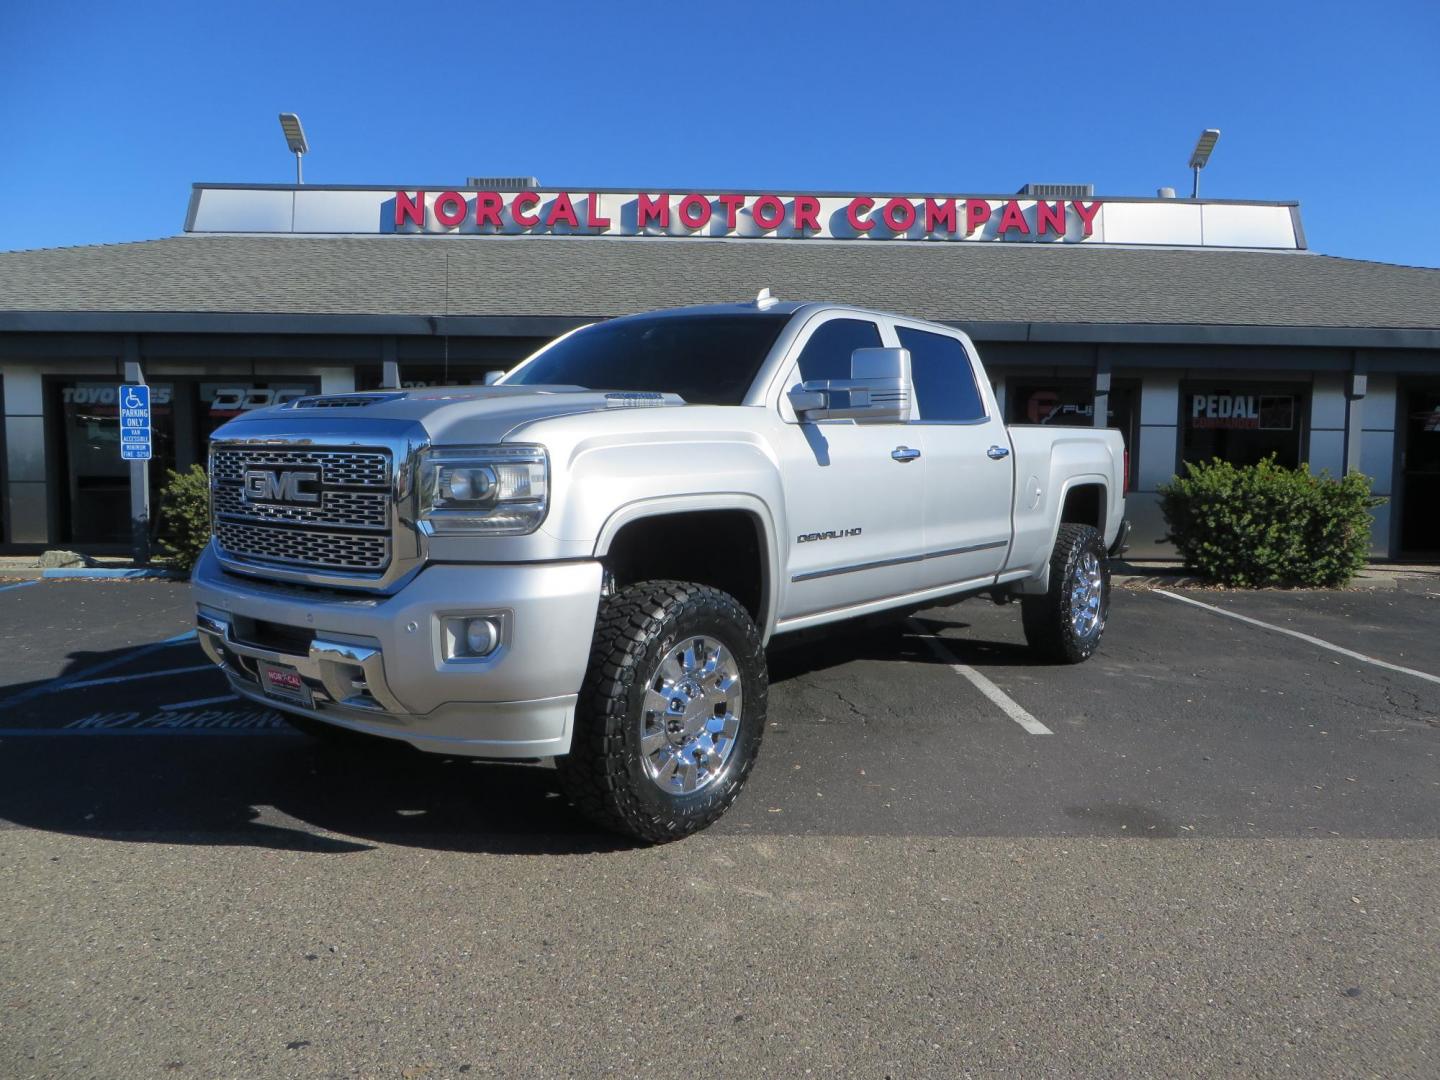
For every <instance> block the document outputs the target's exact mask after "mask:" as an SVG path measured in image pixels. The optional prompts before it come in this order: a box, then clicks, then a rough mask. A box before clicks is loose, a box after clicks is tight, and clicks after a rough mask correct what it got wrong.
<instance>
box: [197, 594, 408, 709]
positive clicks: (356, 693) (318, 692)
mask: <svg viewBox="0 0 1440 1080" xmlns="http://www.w3.org/2000/svg"><path fill="white" fill-rule="evenodd" d="M195 629H196V631H197V632H198V635H197V636H198V637H199V639H200V648H202V649H203V650H205V655H206V656H208V657H209V658H210V659H211V660H213V661H214V662H215V663H216V664H217V665H218V666H219V667H220V670H221V671H223V672H225V674H226V675H228V676H230V677H231V678H232V679H238V680H240V681H241V682H247V683H252V684H253V689H254V690H255V692H256V693H263V691H262V690H261V687H260V672H259V669H258V668H257V667H256V665H255V663H254V661H257V660H264V661H266V662H267V663H271V664H280V665H282V666H284V667H292V668H294V669H295V670H296V671H298V672H299V673H300V677H301V678H303V679H304V680H305V681H306V685H307V686H310V688H311V689H310V692H311V695H312V696H313V697H314V699H315V701H316V703H317V704H319V705H324V704H334V705H340V706H343V707H344V708H347V709H368V710H371V711H374V712H386V713H403V712H404V711H405V708H404V706H402V705H401V704H400V702H399V701H397V700H396V699H395V695H394V694H392V693H390V688H389V687H388V686H387V685H386V684H385V664H384V661H383V659H382V658H381V655H380V650H379V649H372V648H369V647H367V646H364V645H347V644H345V643H343V642H339V641H326V640H324V639H323V638H316V639H315V640H314V641H312V642H311V643H310V647H309V649H308V651H307V652H306V653H305V655H303V656H298V655H296V654H294V653H285V652H277V651H276V650H274V649H266V648H262V647H261V646H259V645H252V644H249V643H248V642H244V641H241V640H239V639H238V638H237V637H236V636H235V629H234V627H233V626H232V625H231V623H230V620H229V619H227V618H226V617H225V616H223V615H220V614H215V613H213V612H206V611H199V612H196V615H195ZM316 683H318V684H319V686H318V687H317V686H315V685H314V684H316Z"/></svg>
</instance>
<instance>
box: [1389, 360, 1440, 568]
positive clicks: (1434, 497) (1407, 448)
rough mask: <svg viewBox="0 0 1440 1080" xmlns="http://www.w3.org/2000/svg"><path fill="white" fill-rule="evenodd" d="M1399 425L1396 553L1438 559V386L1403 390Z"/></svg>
mask: <svg viewBox="0 0 1440 1080" xmlns="http://www.w3.org/2000/svg"><path fill="white" fill-rule="evenodd" d="M1401 425H1402V429H1403V430H1402V434H1401V438H1402V439H1403V442H1402V443H1401V444H1400V445H1401V450H1400V505H1399V507H1398V509H1399V511H1400V551H1401V553H1402V554H1405V555H1412V556H1425V557H1427V558H1432V559H1433V558H1440V385H1434V386H1412V387H1409V388H1407V389H1406V391H1405V394H1404V399H1403V406H1402V412H1401Z"/></svg>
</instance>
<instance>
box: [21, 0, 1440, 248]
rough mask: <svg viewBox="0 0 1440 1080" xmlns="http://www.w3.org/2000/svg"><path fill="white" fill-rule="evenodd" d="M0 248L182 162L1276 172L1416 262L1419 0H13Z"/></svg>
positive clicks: (1437, 118) (1323, 224)
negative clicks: (1205, 136)
mask: <svg viewBox="0 0 1440 1080" xmlns="http://www.w3.org/2000/svg"><path fill="white" fill-rule="evenodd" d="M0 25H3V28H4V39H3V40H4V46H3V56H4V60H3V63H0V131H3V133H4V135H3V138H4V146H3V150H0V205H3V207H4V208H5V210H4V214H3V216H0V249H14V248H30V247H48V246H55V245H66V244H85V243H99V242H112V241H123V240H141V239H150V238H153V237H159V236H170V235H174V234H176V233H178V232H179V231H180V230H181V227H182V224H183V220H184V212H185V207H186V202H187V199H188V197H189V187H190V184H191V182H192V181H196V180H205V181H230V182H244V181H250V182H272V183H286V182H289V181H290V180H292V179H293V177H294V164H293V158H291V157H290V156H289V155H288V153H287V152H286V150H285V144H284V141H283V139H282V136H281V134H280V129H279V125H278V123H277V121H276V114H277V113H279V112H280V111H282V110H287V111H295V112H298V113H299V114H300V115H301V117H302V119H303V120H304V123H305V127H306V132H307V134H308V135H309V138H310V143H311V148H312V152H311V153H310V155H309V156H308V157H307V158H306V161H305V175H306V179H307V180H309V181H311V182H315V183H378V184H392V183H393V184H417V183H423V184H435V183H447V184H461V183H463V182H464V179H465V177H466V176H469V175H509V174H516V173H519V174H533V175H535V176H538V177H539V178H540V179H541V181H542V183H548V184H572V185H577V186H578V185H584V184H595V185H597V186H614V187H624V186H643V187H647V188H653V189H664V188H672V189H687V188H700V189H706V188H708V189H717V188H727V187H734V188H767V187H773V188H778V189H802V190H803V189H821V190H851V189H853V190H860V191H886V190H899V191H930V190H937V191H949V192H955V193H966V192H985V193H989V192H1006V191H1013V190H1015V189H1016V188H1017V187H1019V186H1020V185H1021V184H1022V183H1025V182H1027V181H1044V182H1087V181H1088V182H1093V183H1094V184H1095V185H1096V188H1097V191H1098V193H1099V194H1101V195H1127V194H1136V195H1153V194H1154V191H1155V188H1156V187H1157V186H1159V185H1162V184H1167V185H1172V186H1174V187H1175V188H1176V189H1177V190H1179V191H1180V192H1181V193H1182V194H1186V193H1188V190H1189V179H1190V178H1189V174H1188V172H1187V170H1186V168H1185V163H1186V160H1187V157H1188V154H1189V151H1190V148H1191V146H1192V145H1193V143H1194V139H1195V136H1196V135H1197V134H1198V133H1199V131H1200V129H1201V128H1204V127H1219V128H1221V129H1222V131H1223V135H1222V137H1221V140H1220V145H1219V147H1218V148H1217V149H1216V151H1215V156H1214V158H1213V159H1212V161H1211V164H1210V167H1209V168H1208V169H1206V170H1205V173H1204V174H1203V176H1202V179H1201V185H1202V193H1203V194H1206V195H1211V196H1215V197H1217V198H1237V199H1298V200H1300V203H1301V208H1302V212H1303V215H1304V221H1305V226H1306V231H1307V233H1308V237H1309V240H1310V245H1311V247H1312V248H1314V249H1315V250H1317V251H1320V252H1323V253H1326V254H1332V255H1345V256H1351V257H1356V258H1367V259H1380V260H1385V261H1389V262H1399V263H1409V264H1415V265H1425V266H1440V200H1437V198H1436V195H1437V192H1440V181H1437V178H1440V59H1437V58H1440V3H1437V2H1436V0H1414V2H1395V3H1386V2H1383V0H1381V2H1377V3H1374V4H1365V5H1362V4H1356V3H1353V2H1351V3H1331V2H1328V0H1325V2H1318V3H1275V2H1269V0H1250V2H1248V3H1228V2H1227V3H1210V2H1200V3H1192V4H1188V5H1174V4H1172V5H1161V4H1157V3H1155V2H1154V0H1147V2H1145V3H1103V2H1101V3H1090V4H1081V3H1073V2H1072V3H1030V4H1021V5H1005V4H993V3H987V4H983V5H981V4H970V3H958V2H957V3H938V2H927V0H911V2H907V3H893V2H892V3H878V2H872V3H867V4H849V3H813V4H793V3H779V2H777V3H765V4H749V3H737V2H734V0H725V2H718V3H707V4H686V3H671V4H666V3H649V4H632V3H594V2H588V3H576V4H569V3H565V2H560V0H557V2H553V3H544V4H540V3H537V4H519V3H514V2H510V3H505V4H486V3H470V4H464V3H455V4H432V3H417V2H414V0H397V2H394V3H385V4H371V3H365V2H360V0H352V2H346V3H320V2H315V3H299V2H297V3H270V2H251V3H244V4H233V3H225V2H221V0H211V2H206V3H200V2H197V3H192V4H157V3H145V2H143V0H138V2H135V3H125V4H119V3H113V2H109V3H67V2H64V0H49V2H44V3H34V2H32V3H14V4H10V5H7V6H6V11H5V14H4V15H3V17H0Z"/></svg>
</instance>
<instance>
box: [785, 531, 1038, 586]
mask: <svg viewBox="0 0 1440 1080" xmlns="http://www.w3.org/2000/svg"><path fill="white" fill-rule="evenodd" d="M1009 544H1010V541H1008V540H993V541H991V542H990V543H988V544H971V545H970V546H969V547H959V548H946V549H945V550H944V551H927V552H924V553H923V554H920V555H904V556H902V557H900V558H898V559H881V560H880V561H879V562H868V563H857V564H856V565H854V566H837V567H834V568H833V569H830V570H811V571H809V572H808V573H804V574H796V575H795V576H793V577H792V578H791V579H790V580H791V582H797V581H813V580H814V579H815V578H823V577H834V576H835V575H836V574H854V573H858V572H859V571H861V570H879V569H881V568H883V567H886V566H901V565H903V564H905V563H917V562H925V561H926V560H928V559H944V558H948V557H949V556H951V555H969V554H970V553H971V552H974V551H989V550H991V549H993V548H1003V547H1008V546H1009Z"/></svg>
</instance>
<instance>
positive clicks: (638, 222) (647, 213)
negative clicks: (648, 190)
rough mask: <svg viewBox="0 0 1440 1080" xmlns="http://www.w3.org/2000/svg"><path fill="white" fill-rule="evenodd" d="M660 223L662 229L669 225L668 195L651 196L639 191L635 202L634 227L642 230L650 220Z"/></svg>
mask: <svg viewBox="0 0 1440 1080" xmlns="http://www.w3.org/2000/svg"><path fill="white" fill-rule="evenodd" d="M652 219H653V220H655V221H657V222H659V223H660V227H661V228H662V229H668V228H669V227H670V196H669V195H656V196H654V197H653V198H652V197H651V196H649V195H646V194H645V193H644V192H641V193H640V195H639V198H638V200H637V202H636V209H635V228H636V229H639V230H642V231H643V230H644V228H645V226H646V225H648V224H650V221H651V220H652Z"/></svg>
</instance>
